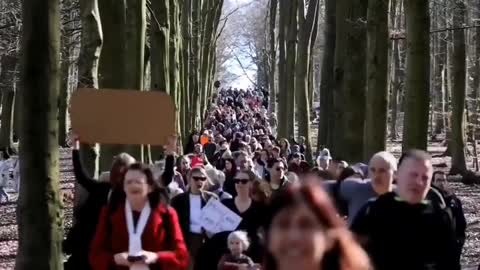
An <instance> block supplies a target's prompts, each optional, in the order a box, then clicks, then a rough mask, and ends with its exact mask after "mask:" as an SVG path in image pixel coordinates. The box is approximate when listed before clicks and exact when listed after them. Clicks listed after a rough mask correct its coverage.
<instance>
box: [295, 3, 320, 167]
mask: <svg viewBox="0 0 480 270" xmlns="http://www.w3.org/2000/svg"><path fill="white" fill-rule="evenodd" d="M319 6H320V4H319V1H318V0H312V1H310V2H309V3H308V10H307V14H305V0H298V7H297V10H298V29H299V30H298V48H297V57H296V65H295V93H296V99H297V108H298V131H299V132H298V133H299V135H300V136H303V137H305V138H306V140H305V144H306V146H307V149H306V152H305V157H306V159H307V162H309V163H312V157H313V156H312V145H311V138H310V135H311V130H310V99H309V94H308V92H309V89H308V73H309V70H310V67H311V66H312V65H313V63H312V61H311V48H312V46H311V44H312V42H314V40H313V38H314V33H313V31H314V29H316V28H315V23H316V22H317V23H318V21H317V16H318V12H319V8H320V7H319Z"/></svg>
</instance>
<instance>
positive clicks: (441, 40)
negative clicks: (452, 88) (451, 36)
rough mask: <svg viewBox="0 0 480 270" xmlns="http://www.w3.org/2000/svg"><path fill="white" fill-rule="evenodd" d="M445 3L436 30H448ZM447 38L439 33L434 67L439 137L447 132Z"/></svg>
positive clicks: (438, 6)
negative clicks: (445, 76)
mask: <svg viewBox="0 0 480 270" xmlns="http://www.w3.org/2000/svg"><path fill="white" fill-rule="evenodd" d="M442 4H445V3H444V1H443V2H442V3H439V4H437V10H436V11H437V12H436V14H437V16H436V17H435V22H436V28H438V29H443V28H446V25H447V18H446V15H447V14H445V11H446V10H447V9H446V7H445V6H443V5H442ZM447 36H448V34H447V33H446V32H441V33H438V34H437V35H436V36H435V38H436V45H437V46H436V50H435V51H436V53H435V54H434V57H435V65H434V80H435V83H434V89H433V91H434V95H433V96H434V98H435V104H434V112H435V113H434V122H435V123H434V130H433V134H434V135H438V134H441V133H442V132H444V130H445V121H444V119H445V109H444V104H445V93H444V91H445V86H444V83H445V80H444V76H443V74H444V73H445V68H446V66H445V64H446V59H447Z"/></svg>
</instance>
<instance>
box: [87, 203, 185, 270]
mask: <svg viewBox="0 0 480 270" xmlns="http://www.w3.org/2000/svg"><path fill="white" fill-rule="evenodd" d="M167 211H168V213H169V215H170V217H171V218H170V219H171V220H170V222H171V223H172V224H171V226H170V227H171V230H172V233H173V235H172V237H171V239H172V242H173V243H172V245H173V246H172V247H171V248H170V250H171V251H167V247H166V243H165V230H164V224H163V220H162V215H165V214H166V213H167ZM128 241H129V240H128V230H127V223H126V219H125V206H124V205H121V206H119V207H118V209H117V210H116V211H115V212H114V213H113V214H111V215H110V217H109V216H108V212H107V208H106V207H104V208H103V209H102V212H101V213H100V220H99V224H98V226H97V231H96V233H95V237H94V238H93V241H92V247H91V250H90V264H91V266H92V269H93V270H111V269H116V270H125V269H128V267H124V266H118V265H116V264H115V262H114V260H113V256H114V255H115V254H117V253H122V252H128ZM142 248H143V249H144V250H146V251H151V252H159V255H158V261H157V263H155V264H152V265H150V270H156V269H163V270H165V269H168V270H170V269H172V270H183V269H186V268H187V266H188V251H187V247H186V245H185V241H184V239H183V235H182V231H181V229H180V225H179V223H178V216H177V212H176V211H175V210H174V209H172V208H167V207H165V206H158V207H157V208H156V209H152V212H151V214H150V218H149V219H148V223H147V225H146V226H145V230H144V231H143V234H142Z"/></svg>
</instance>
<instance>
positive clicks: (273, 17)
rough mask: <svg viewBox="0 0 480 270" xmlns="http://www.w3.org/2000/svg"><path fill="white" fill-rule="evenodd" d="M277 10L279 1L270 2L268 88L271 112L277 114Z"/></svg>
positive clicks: (271, 0) (272, 0)
mask: <svg viewBox="0 0 480 270" xmlns="http://www.w3.org/2000/svg"><path fill="white" fill-rule="evenodd" d="M277 8H278V0H270V11H269V29H268V31H269V32H268V34H269V51H268V56H269V61H268V64H269V65H268V66H269V75H268V79H269V81H268V88H269V90H270V105H269V112H273V113H275V112H277V89H276V87H275V72H276V63H277V51H276V48H275V44H276V38H275V26H276V24H277Z"/></svg>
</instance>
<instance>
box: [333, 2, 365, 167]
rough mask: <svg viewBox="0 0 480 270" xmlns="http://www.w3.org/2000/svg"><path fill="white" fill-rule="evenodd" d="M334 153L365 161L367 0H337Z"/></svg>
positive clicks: (346, 157)
mask: <svg viewBox="0 0 480 270" xmlns="http://www.w3.org/2000/svg"><path fill="white" fill-rule="evenodd" d="M336 8H337V10H336V11H337V17H336V20H337V21H336V30H337V32H336V33H337V34H336V49H335V80H336V83H335V95H334V111H335V127H334V132H335V133H334V138H335V143H334V144H333V149H334V154H335V155H337V156H341V157H343V158H345V159H348V160H351V161H362V160H363V157H364V154H363V137H364V136H363V132H364V124H365V107H366V103H365V101H366V100H365V99H366V97H365V94H366V93H365V91H366V46H367V35H366V16H367V3H366V1H361V0H354V1H349V0H337V7H336Z"/></svg>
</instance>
